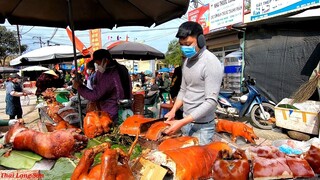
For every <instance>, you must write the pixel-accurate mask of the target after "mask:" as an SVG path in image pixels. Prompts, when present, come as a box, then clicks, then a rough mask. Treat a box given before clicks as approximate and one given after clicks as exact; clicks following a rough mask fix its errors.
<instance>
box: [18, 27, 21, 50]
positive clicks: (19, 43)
mask: <svg viewBox="0 0 320 180" xmlns="http://www.w3.org/2000/svg"><path fill="white" fill-rule="evenodd" d="M17 35H18V45H19V55H21V42H20V31H19V25H17Z"/></svg>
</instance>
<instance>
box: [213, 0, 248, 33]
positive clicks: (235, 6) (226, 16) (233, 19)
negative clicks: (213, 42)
mask: <svg viewBox="0 0 320 180" xmlns="http://www.w3.org/2000/svg"><path fill="white" fill-rule="evenodd" d="M209 11H210V32H211V31H216V30H218V29H222V28H224V27H227V26H230V25H233V24H236V23H241V22H243V0H212V1H211V3H210V10H209Z"/></svg>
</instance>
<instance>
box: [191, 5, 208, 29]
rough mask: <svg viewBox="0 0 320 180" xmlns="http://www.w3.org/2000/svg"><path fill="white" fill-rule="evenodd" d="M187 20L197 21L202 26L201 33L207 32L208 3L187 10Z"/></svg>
mask: <svg viewBox="0 0 320 180" xmlns="http://www.w3.org/2000/svg"><path fill="white" fill-rule="evenodd" d="M188 20H189V21H194V22H197V23H199V24H200V25H201V26H202V29H203V34H207V33H209V4H206V5H204V6H201V7H199V8H196V9H194V10H191V11H189V12H188Z"/></svg>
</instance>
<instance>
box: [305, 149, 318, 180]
mask: <svg viewBox="0 0 320 180" xmlns="http://www.w3.org/2000/svg"><path fill="white" fill-rule="evenodd" d="M305 159H306V160H307V161H308V163H309V164H310V166H311V167H312V169H313V171H314V172H315V173H316V174H320V148H319V147H316V146H314V145H311V146H310V149H309V150H308V151H307V154H306V157H305Z"/></svg>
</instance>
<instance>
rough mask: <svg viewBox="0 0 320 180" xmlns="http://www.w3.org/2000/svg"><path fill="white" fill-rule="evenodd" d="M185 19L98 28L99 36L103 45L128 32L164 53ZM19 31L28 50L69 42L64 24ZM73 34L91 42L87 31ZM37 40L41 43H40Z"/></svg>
mask: <svg viewBox="0 0 320 180" xmlns="http://www.w3.org/2000/svg"><path fill="white" fill-rule="evenodd" d="M186 20H187V19H186V18H184V17H182V18H179V19H174V20H171V21H168V22H166V23H164V24H161V25H159V26H156V27H150V28H149V27H141V26H130V27H128V26H127V27H118V28H113V29H112V30H110V29H101V39H102V44H103V47H106V45H107V44H108V43H110V42H112V41H115V40H117V37H118V36H119V38H120V40H125V39H126V36H127V35H128V37H129V39H128V40H129V41H135V42H140V43H145V44H148V45H150V46H152V47H154V48H156V49H158V50H160V51H161V52H163V53H165V52H166V51H167V47H168V44H169V42H170V41H172V40H174V39H175V33H176V32H177V29H178V27H179V25H180V24H181V23H183V22H184V21H186ZM2 26H5V27H6V28H7V29H8V30H12V31H16V30H17V26H16V25H10V24H9V23H8V22H6V23H5V24H2ZM19 32H20V36H21V44H26V45H28V50H27V51H31V50H34V49H37V48H40V47H41V45H42V46H47V44H48V40H49V44H50V45H54V44H60V45H72V42H71V40H70V38H69V37H68V35H67V32H66V30H65V29H63V28H49V27H40V26H22V25H19ZM75 35H76V36H77V37H78V38H79V39H80V40H81V41H82V42H83V43H84V44H85V45H86V47H89V46H90V38H89V31H88V30H84V31H75ZM40 40H41V42H42V44H41V45H40Z"/></svg>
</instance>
